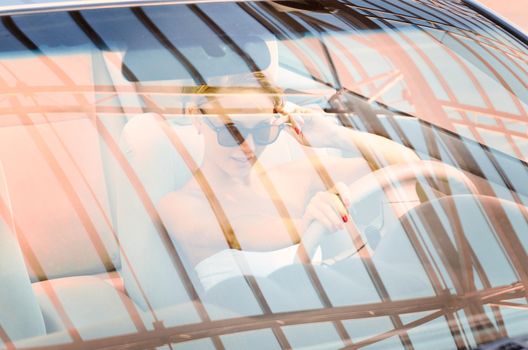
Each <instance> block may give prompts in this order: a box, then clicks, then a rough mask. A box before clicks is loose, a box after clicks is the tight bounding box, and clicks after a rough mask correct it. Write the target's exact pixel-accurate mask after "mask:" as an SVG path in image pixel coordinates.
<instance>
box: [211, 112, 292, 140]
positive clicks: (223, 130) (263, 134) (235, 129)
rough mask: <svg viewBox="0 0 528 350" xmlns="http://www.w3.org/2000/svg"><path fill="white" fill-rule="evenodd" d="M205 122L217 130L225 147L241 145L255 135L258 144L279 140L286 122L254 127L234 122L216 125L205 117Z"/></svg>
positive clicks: (218, 136) (217, 134) (218, 138)
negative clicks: (246, 126)
mask: <svg viewBox="0 0 528 350" xmlns="http://www.w3.org/2000/svg"><path fill="white" fill-rule="evenodd" d="M204 121H205V124H207V126H209V128H211V129H212V130H214V131H215V132H216V139H217V141H218V144H219V145H221V146H224V147H235V146H239V145H241V144H242V143H244V141H245V140H246V139H247V138H248V137H249V135H252V136H253V141H254V142H255V143H256V144H257V145H261V146H263V145H269V144H270V143H273V142H275V141H276V140H277V138H278V137H279V135H280V132H281V131H282V129H284V127H285V125H286V123H282V124H278V125H275V124H269V123H268V122H264V123H260V124H257V125H256V126H254V127H252V128H245V127H242V126H238V125H235V124H234V123H227V124H222V126H216V125H214V124H213V122H212V121H211V120H210V118H204Z"/></svg>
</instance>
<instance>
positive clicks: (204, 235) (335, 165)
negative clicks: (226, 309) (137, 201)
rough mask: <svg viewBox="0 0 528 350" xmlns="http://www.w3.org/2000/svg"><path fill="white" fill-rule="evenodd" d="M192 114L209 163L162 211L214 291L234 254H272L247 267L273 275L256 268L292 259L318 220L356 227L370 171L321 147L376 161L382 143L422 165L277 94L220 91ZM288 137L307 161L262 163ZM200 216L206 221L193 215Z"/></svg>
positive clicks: (330, 226)
mask: <svg viewBox="0 0 528 350" xmlns="http://www.w3.org/2000/svg"><path fill="white" fill-rule="evenodd" d="M248 106H250V107H248ZM240 111H243V113H244V115H241V114H240ZM187 112H188V113H189V115H190V116H192V117H193V122H194V125H195V127H196V129H197V130H198V132H199V133H201V134H202V135H203V139H204V143H205V150H204V158H203V162H202V164H201V165H200V168H199V170H198V171H197V172H195V174H194V175H195V176H194V177H193V178H191V180H190V181H189V182H188V183H187V184H186V185H185V186H184V187H183V188H182V189H181V190H180V191H178V192H174V193H171V194H169V195H167V196H166V197H164V198H163V199H162V201H161V202H160V205H159V210H160V215H161V217H162V219H163V221H164V223H165V225H166V226H167V227H168V229H169V232H170V233H171V234H172V235H174V236H175V239H176V241H177V242H178V244H179V245H180V248H181V249H182V250H183V251H184V253H185V255H186V256H187V258H188V259H189V260H190V262H191V264H193V265H194V266H196V270H197V272H198V275H199V277H200V278H201V280H202V282H203V284H204V285H205V286H206V287H207V286H209V285H212V284H214V283H216V281H217V280H219V278H218V276H219V275H223V277H226V278H227V277H229V276H231V275H234V274H236V273H235V272H239V271H240V266H236V265H239V262H237V261H239V259H238V260H237V259H233V257H232V254H235V255H237V256H239V255H240V253H237V252H240V250H242V251H245V252H248V251H249V253H247V254H245V258H248V259H250V260H254V259H253V256H252V255H251V254H252V253H250V252H253V251H261V252H262V251H263V252H270V254H271V255H269V254H268V257H271V259H268V260H267V261H266V262H264V263H262V264H260V265H259V264H252V263H251V261H250V262H249V269H250V271H246V272H247V273H253V274H259V273H262V274H265V273H266V272H265V271H260V272H259V271H255V270H259V269H261V270H267V268H266V267H262V268H261V267H258V266H257V265H259V266H269V265H270V262H272V261H273V262H276V261H277V259H280V258H278V256H281V257H283V256H284V255H288V254H289V255H291V252H293V251H294V248H290V249H288V248H287V247H292V246H294V245H295V244H297V243H299V240H300V239H301V238H302V234H303V232H305V230H306V228H307V227H308V226H309V225H310V224H311V223H312V222H314V221H318V222H319V223H321V224H322V225H323V226H325V227H326V228H327V230H329V231H336V230H339V229H342V228H343V227H344V225H345V223H347V222H348V220H349V213H348V211H347V207H348V206H349V204H350V203H351V201H352V199H353V194H352V193H350V191H349V189H348V186H347V185H345V184H350V183H352V182H353V181H354V180H356V179H358V178H360V177H361V176H363V175H365V174H367V173H369V172H370V168H369V166H368V164H367V162H366V161H365V160H364V159H363V158H361V157H354V158H332V157H324V158H323V157H317V156H315V154H314V153H313V150H312V148H319V147H333V148H337V149H339V150H341V151H342V152H343V153H344V154H356V155H357V154H359V153H358V149H359V151H360V152H361V153H362V154H364V155H365V156H366V157H367V158H370V157H371V156H372V155H373V154H374V153H376V150H375V149H376V148H378V149H379V148H380V147H381V148H385V151H384V153H386V155H387V154H388V158H387V157H385V160H384V161H386V162H388V163H391V162H393V161H394V160H395V159H401V157H402V154H403V155H404V156H408V157H409V158H410V160H414V159H416V158H415V157H416V156H415V155H414V154H413V153H412V152H411V151H410V150H408V149H406V148H405V147H403V146H400V145H398V144H395V143H393V142H391V141H389V140H387V139H384V138H381V137H378V136H375V135H371V134H366V133H361V132H357V131H354V130H351V129H348V128H345V127H342V126H338V125H337V124H335V123H333V122H332V121H331V119H330V118H328V116H325V115H324V113H322V112H320V113H318V115H314V112H315V111H314V110H308V109H302V108H298V107H294V108H290V109H288V106H286V107H285V108H282V109H280V110H278V109H277V108H276V103H275V99H274V98H272V97H270V96H269V95H262V94H261V95H255V94H253V95H247V94H246V95H241V94H229V93H226V94H221V91H220V94H218V95H217V96H216V97H214V98H212V99H211V98H210V99H209V100H208V101H207V102H206V103H204V104H202V105H200V108H194V107H191V108H189V109H188V110H187ZM277 112H279V113H277ZM281 132H287V133H289V134H290V135H291V136H292V137H293V138H294V139H295V140H296V141H297V142H298V143H299V144H300V145H301V147H302V148H303V149H304V151H305V153H306V156H305V157H303V159H302V160H299V161H293V162H289V163H285V164H280V165H277V166H274V167H267V166H265V165H263V164H262V162H261V161H260V158H261V156H262V154H263V152H264V150H265V149H266V148H267V147H268V146H269V145H270V144H272V143H274V142H275V141H276V139H277V138H278V136H279V135H280V133H281ZM369 145H370V146H373V148H372V149H369ZM269 147H272V146H269ZM400 152H403V153H400ZM382 162H383V160H382ZM197 216H200V217H202V218H203V220H200V221H196V220H191V219H190V218H196V217H197ZM230 248H231V249H230ZM283 248H286V250H284V249H283ZM226 252H229V253H226ZM272 252H273V253H272ZM226 254H228V255H226ZM273 254H275V255H273ZM286 260H288V259H286ZM288 261H291V259H289V260H288ZM271 265H273V264H271ZM255 266H257V267H255ZM269 268H273V266H271V267H269Z"/></svg>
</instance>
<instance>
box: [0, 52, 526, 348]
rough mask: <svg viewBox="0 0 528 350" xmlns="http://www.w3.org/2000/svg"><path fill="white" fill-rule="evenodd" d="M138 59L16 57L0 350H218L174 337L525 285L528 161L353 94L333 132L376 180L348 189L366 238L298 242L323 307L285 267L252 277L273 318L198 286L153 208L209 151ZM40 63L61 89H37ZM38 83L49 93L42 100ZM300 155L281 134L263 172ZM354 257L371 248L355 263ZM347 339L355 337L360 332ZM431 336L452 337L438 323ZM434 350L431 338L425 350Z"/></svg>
mask: <svg viewBox="0 0 528 350" xmlns="http://www.w3.org/2000/svg"><path fill="white" fill-rule="evenodd" d="M267 45H268V47H269V44H267ZM257 46H258V45H257ZM259 49H262V47H257V48H256V49H255V50H259ZM211 50H212V51H211V52H210V54H211V55H214V54H215V53H214V48H211ZM270 50H272V49H270ZM137 54H138V53H137V51H135V50H134V48H131V49H130V50H129V51H127V52H111V51H108V52H100V51H91V52H89V53H88V54H87V53H86V52H80V53H77V52H75V50H72V53H68V54H65V55H57V56H53V55H49V56H45V55H43V56H34V57H31V56H28V57H23V56H21V57H19V58H17V59H16V60H15V59H13V60H12V61H11V62H6V63H5V64H4V65H3V66H2V67H3V69H5V70H6V71H7V72H9V74H3V75H5V76H9V77H10V79H11V81H5V82H4V85H5V86H7V87H12V88H15V91H16V96H15V97H13V96H11V97H9V96H7V97H5V99H4V100H0V105H1V106H3V107H2V108H4V109H3V113H2V117H1V118H0V194H1V196H0V198H1V201H0V213H1V215H0V280H1V281H2V287H1V288H0V310H2V312H1V313H0V326H1V327H0V347H1V348H4V347H5V348H15V347H16V348H24V347H31V346H37V345H38V346H41V347H44V346H49V347H50V348H53V346H55V345H57V344H72V343H73V344H79V343H82V342H87V343H86V344H92V345H93V346H96V345H100V346H102V345H103V343H98V342H97V341H99V340H101V339H103V338H107V339H108V338H112V339H114V340H115V343H110V346H112V345H115V346H117V345H119V344H122V343H120V342H124V341H125V340H123V339H125V336H127V335H130V334H132V333H137V334H140V335H141V334H148V333H149V332H156V331H157V332H159V333H157V334H162V335H163V336H160V338H159V339H158V343H154V344H155V346H162V345H163V344H166V343H167V342H174V343H180V342H181V343H182V344H184V342H188V344H194V346H196V347H197V348H200V346H201V345H200V344H202V343H200V342H207V345H204V346H210V347H214V346H216V345H215V344H216V343H215V342H217V341H218V339H217V338H215V337H216V336H213V335H211V336H210V338H209V335H207V333H203V334H202V336H201V339H198V340H194V339H191V338H189V337H186V335H185V334H184V333H183V331H182V332H178V333H171V327H184V326H188V325H198V326H200V325H202V326H203V324H207V323H208V322H211V321H222V320H229V319H237V320H239V319H240V320H244V318H246V320H247V317H253V316H255V315H257V316H262V315H263V316H269V315H274V314H280V315H283V316H284V317H287V316H288V313H289V312H295V311H306V310H315V309H321V308H329V307H334V308H335V309H336V310H341V309H339V308H340V307H341V308H343V309H342V310H343V312H349V313H351V312H353V311H354V306H356V307H357V306H358V305H363V304H365V305H370V304H376V303H380V302H382V301H398V300H400V301H401V300H408V299H413V298H415V299H417V300H418V299H420V298H425V299H427V298H430V302H431V305H432V306H430V310H435V308H437V307H438V308H441V307H439V306H438V304H434V303H433V299H434V298H435V297H437V296H439V295H443V293H449V292H450V291H451V292H453V293H454V294H456V293H459V294H463V293H465V292H471V291H473V292H475V291H478V290H481V289H485V288H490V289H492V288H499V287H501V286H509V287H512V288H513V291H512V290H508V292H511V293H514V292H516V291H517V289H515V288H517V286H518V283H520V282H519V281H521V282H526V281H528V280H526V279H527V278H528V270H527V269H526V267H525V266H524V265H523V263H522V262H523V260H524V259H526V258H527V256H526V247H528V238H527V237H526V235H523V234H520V233H525V232H527V231H528V209H527V207H526V203H528V187H526V186H523V185H520V184H526V183H527V181H528V171H527V170H528V168H527V164H526V162H525V161H523V160H520V159H517V158H515V157H512V156H511V155H508V154H506V153H504V152H501V151H498V150H496V149H493V148H490V147H487V146H485V145H483V144H481V143H479V142H476V141H472V140H470V139H468V138H465V137H464V136H461V135H458V134H455V133H454V132H451V131H448V130H445V129H443V128H440V127H437V126H435V125H433V124H431V123H429V122H426V121H424V120H420V119H418V118H415V117H413V116H412V115H410V114H407V113H397V112H395V111H394V110H393V109H391V108H389V107H388V106H384V105H383V104H371V103H368V101H366V100H365V98H363V97H362V96H359V95H357V94H352V93H348V92H345V93H342V94H341V95H340V96H342V97H340V98H342V101H343V104H344V105H345V106H346V107H347V108H348V114H347V115H346V116H347V118H349V119H343V115H344V114H343V113H337V112H336V111H334V110H332V109H331V108H327V110H325V111H324V113H325V117H328V118H331V119H332V120H333V121H334V122H335V123H343V121H344V120H345V121H346V120H348V121H349V124H348V125H347V126H348V127H352V128H357V129H359V130H362V131H365V133H364V137H361V138H358V140H356V141H355V142H356V147H357V151H356V153H355V154H354V155H353V156H355V157H360V158H363V159H364V160H365V163H366V164H368V166H369V168H370V169H371V171H372V172H371V174H369V175H367V176H366V177H365V178H362V179H360V180H359V181H357V182H356V183H352V184H350V185H351V188H352V189H353V191H354V193H355V194H356V195H357V198H356V200H355V202H354V206H355V209H354V210H353V211H351V215H352V217H353V219H354V220H355V221H356V222H357V225H356V226H357V227H358V228H360V230H359V231H358V232H359V233H358V235H357V236H355V238H354V237H351V236H350V234H349V233H348V232H346V231H343V232H340V233H339V234H336V235H333V236H332V235H326V237H324V238H321V237H320V236H321V229H320V228H319V229H317V228H316V229H314V230H313V231H314V237H317V238H314V239H313V242H310V237H307V238H306V241H305V242H304V243H305V248H306V250H307V251H308V252H309V254H310V257H311V258H312V259H313V261H314V266H316V267H314V268H313V269H314V271H315V275H316V276H317V277H318V278H319V279H320V283H321V286H322V289H323V291H324V293H323V294H326V299H324V298H321V292H320V290H319V293H318V290H317V288H314V287H313V285H314V284H313V283H314V282H313V274H312V275H311V274H310V273H308V272H307V269H310V268H306V266H305V265H303V264H293V263H292V264H291V266H286V267H281V268H279V269H277V271H275V272H274V273H273V276H272V278H269V279H268V278H265V277H262V276H260V277H258V278H257V277H255V280H256V281H257V284H258V286H259V288H260V292H261V293H262V296H263V299H264V300H265V301H266V302H267V308H266V307H263V305H262V303H261V302H260V300H261V299H259V297H258V296H255V290H254V289H252V283H249V282H248V281H247V278H246V277H245V276H241V277H240V278H232V279H229V280H226V281H225V282H222V283H220V284H218V285H216V286H214V287H213V288H210V289H206V288H204V287H203V286H202V285H201V283H200V281H199V279H198V277H197V276H196V274H195V273H194V271H193V268H192V266H190V265H189V263H188V262H187V260H186V258H185V256H183V255H182V254H181V251H179V250H178V244H177V242H175V241H174V237H172V236H171V235H170V233H169V231H168V229H167V228H166V227H165V226H164V224H163V222H162V221H161V219H160V216H159V213H158V210H157V205H158V203H159V201H160V200H161V198H163V197H164V196H165V195H167V194H168V193H171V192H173V191H177V190H178V189H180V188H181V187H182V186H183V185H184V184H185V183H186V182H187V181H189V179H190V178H191V177H192V176H193V167H195V166H197V165H198V164H200V162H201V159H202V157H203V140H202V137H201V135H200V134H198V133H197V131H196V128H195V127H194V126H193V125H192V120H191V118H190V117H189V116H188V115H186V114H185V103H187V100H186V96H188V95H190V94H189V93H188V92H187V91H185V89H175V88H171V84H173V86H174V85H175V83H174V81H177V80H178V79H181V74H180V73H178V72H176V73H175V76H174V77H171V78H172V81H168V82H165V84H166V87H167V89H166V90H163V89H161V93H159V94H155V93H153V92H152V91H154V90H152V89H151V90H149V88H151V85H149V84H151V83H150V82H145V81H146V79H145V78H144V77H142V76H141V74H142V73H144V74H150V73H149V72H148V71H147V72H142V71H140V68H135V64H140V62H139V61H138V62H139V63H137V62H136V63H134V62H135V60H139V59H140V58H137V57H135V56H134V55H137ZM142 54H145V53H144V52H143V53H142ZM149 54H151V55H153V57H157V56H156V55H162V53H156V52H152V53H149ZM260 56H262V55H259V57H260ZM269 57H270V59H269V61H267V62H261V63H259V64H263V65H264V66H269V67H271V68H269V70H270V71H268V72H266V74H272V75H274V76H276V77H277V79H278V84H279V85H281V84H283V81H281V79H283V80H285V81H286V80H288V79H292V77H294V76H295V72H292V71H288V70H287V69H286V68H284V67H283V66H280V65H279V64H278V63H277V62H274V59H273V55H270V56H269ZM226 59H229V60H230V58H226ZM15 61H16V62H15ZM43 65H44V66H46V67H47V69H46V70H44V71H47V70H49V71H51V72H54V74H53V75H52V74H49V76H46V74H42V73H38V74H37V73H36V72H37V71H38V69H39V68H42V66H43ZM204 65H205V66H207V65H206V63H204ZM217 68H218V67H214V68H210V69H217ZM130 71H133V72H135V73H137V75H134V76H131V75H127V72H130ZM79 72H82V73H79ZM270 72H271V73H270ZM156 73H157V72H154V76H155V74H156ZM179 74H180V75H179ZM211 74H213V73H211ZM233 75H236V74H233ZM73 76H75V79H74V80H73V79H72V77H73ZM57 77H59V78H60V79H63V80H64V81H66V82H67V84H66V87H64V86H62V85H60V84H58V83H57V81H56V79H58V78H57ZM133 77H136V78H138V79H139V81H134V79H133ZM297 79H299V80H301V79H302V77H298V78H297ZM153 80H155V79H153ZM30 81H31V82H32V83H29V82H30ZM154 83H155V82H153V83H152V85H154ZM158 83H159V82H158ZM39 85H42V86H46V87H48V89H49V90H48V91H44V92H42V91H38V89H39ZM99 86H103V87H104V86H113V87H117V88H119V89H120V90H119V91H108V90H105V89H98V87H99ZM156 88H157V89H160V88H159V86H157V87H156ZM335 94H336V91H335V90H332V89H328V91H324V92H323V93H319V94H318V95H317V96H316V97H315V98H314V95H313V94H312V95H310V96H302V93H299V92H291V91H286V92H285V93H284V96H283V97H284V98H285V99H286V100H289V99H290V100H291V101H289V102H291V103H298V104H299V103H300V102H299V101H302V99H301V98H299V95H301V97H304V98H306V99H305V100H307V101H309V103H306V105H308V106H309V105H310V103H312V102H313V101H321V100H323V101H324V102H325V103H326V102H328V99H331V97H332V96H333V95H335ZM343 96H344V97H343ZM42 106H44V107H42ZM116 111H117V112H116ZM350 121H352V123H350ZM345 125H346V124H345ZM316 155H317V156H319V157H325V156H328V155H332V156H338V157H339V156H344V155H343V154H342V152H341V151H340V150H336V149H318V150H317V151H316ZM346 156H347V157H350V156H351V155H350V154H348V155H346ZM304 157H306V150H305V149H304V148H303V147H302V146H300V145H299V144H298V143H297V142H296V141H295V140H294V139H293V138H292V137H291V136H290V135H289V134H287V133H283V134H281V136H280V137H279V139H278V140H277V142H275V143H274V144H272V145H270V146H269V147H267V148H266V150H265V152H264V153H263V154H262V156H261V158H260V159H259V162H261V163H262V164H264V166H265V167H273V166H276V165H279V164H283V163H288V162H292V161H294V160H298V159H303V158H304ZM182 205H185V203H182ZM354 215H355V216H354ZM208 219H210V220H214V219H213V218H208ZM457 230H458V231H457ZM457 232H458V233H457ZM460 232H463V234H460ZM310 234H311V233H310ZM323 235H324V233H323ZM461 237H462V238H461ZM464 237H465V238H464ZM497 237H499V238H497ZM362 244H363V245H367V247H368V249H365V250H361V254H356V253H358V252H359V251H360V250H359V249H361V248H359V249H358V246H361V245H362ZM419 249H423V250H424V251H420V250H419ZM503 249H506V250H508V252H513V253H512V255H510V256H507V255H506V254H505V253H504V252H503ZM350 251H352V252H353V253H350ZM425 251H427V252H425ZM468 252H469V253H468ZM351 254H352V255H354V256H353V257H351ZM426 256H427V257H429V258H430V259H429V260H426V259H425V258H424V257H426ZM490 256H493V259H489V257H490ZM468 259H469V260H468ZM342 261H348V263H346V264H345V263H341V262H342ZM431 266H433V267H431ZM323 270H324V271H326V272H322V271H323ZM310 271H311V270H310ZM431 271H434V272H431ZM374 275H375V276H377V277H376V278H374V277H373V276H374ZM469 276H471V277H469ZM376 281H378V282H376ZM379 281H381V285H380V282H379ZM464 281H466V282H464ZM468 281H469V282H468ZM298 290H303V291H304V292H303V293H298ZM233 291H237V292H236V293H235V292H233ZM446 291H447V292H446ZM505 293H506V292H505ZM488 297H489V298H493V295H491V294H490V295H489V296H488ZM420 300H421V299H420ZM427 300H428V301H429V299H427ZM259 302H260V303H259ZM428 307H429V306H428ZM376 310H377V309H376ZM409 310H410V311H409V313H411V312H416V313H418V312H419V309H418V308H417V307H416V308H414V309H412V308H410V309H409ZM483 310H484V307H483V306H474V310H472V311H471V312H473V313H474V314H479V313H487V314H488V316H486V317H484V316H482V317H481V318H480V319H474V320H472V321H471V322H474V323H473V324H472V326H474V327H476V328H478V327H487V326H489V324H488V323H491V321H490V319H491V318H492V316H489V314H490V313H491V314H493V312H494V309H490V310H491V311H490V310H488V309H486V310H485V312H484V311H483ZM358 312H359V311H358ZM371 316H372V315H371ZM292 317H293V316H292ZM358 317H360V316H358ZM504 317H507V316H504ZM511 317H514V318H515V317H519V316H518V314H515V315H513V316H511ZM523 317H524V318H526V316H523ZM345 318H346V317H345ZM395 319H396V318H395V316H390V315H387V314H383V315H381V314H380V316H379V317H378V318H376V319H375V321H374V323H375V324H376V325H374V326H373V325H371V326H372V327H371V329H370V330H368V332H374V333H372V334H375V332H385V331H388V330H389V329H391V328H390V327H391V324H392V325H394V322H396V321H395ZM409 319H412V317H411V316H409ZM260 320H262V321H263V322H264V321H265V317H263V318H262V319H260ZM329 320H331V319H327V320H326V323H325V325H326V326H328V324H330V325H332V323H331V322H330V321H329ZM240 322H242V321H240ZM336 322H337V321H336ZM376 322H377V323H376ZM409 322H411V321H409ZM343 323H344V322H343ZM374 323H373V324H374ZM263 324H264V326H260V327H261V328H258V327H257V328H256V329H257V330H253V332H249V331H248V332H246V333H244V332H243V331H244V330H251V328H243V327H242V328H240V329H242V330H243V331H236V330H235V331H232V332H233V333H232V334H230V335H229V336H225V337H222V342H223V343H224V345H225V346H226V348H230V346H232V347H233V348H237V347H238V348H243V347H244V346H246V345H248V344H255V343H259V340H260V345H259V346H260V347H261V348H263V349H264V348H266V349H268V348H272V347H267V346H270V344H272V343H273V344H275V343H274V342H277V344H278V343H280V341H279V340H275V338H276V337H277V331H276V329H275V328H277V324H273V325H270V324H269V323H268V324H266V323H263ZM316 325H317V323H316V322H315V321H313V322H312V323H308V325H304V326H305V327H311V328H304V330H307V329H309V330H310V332H311V333H312V336H313V337H314V338H317V337H318V338H319V339H325V337H327V338H329V339H333V338H332V336H333V335H334V334H335V332H336V330H335V329H333V328H332V327H330V328H328V327H326V326H316ZM345 326H346V327H345V328H346V329H356V331H357V332H359V330H361V326H358V325H357V324H353V323H352V322H350V324H346V325H345ZM218 327H221V325H220V326H218ZM247 327H250V326H247ZM347 327H348V328H347ZM364 327H366V325H365V326H364ZM492 328H493V326H492ZM177 329H178V330H180V331H181V330H184V329H186V328H177ZM189 329H190V328H189ZM430 329H431V331H432V332H433V334H436V333H434V332H438V334H444V333H445V332H449V330H450V328H449V327H443V328H442V327H441V326H440V325H438V324H433V325H431V327H430ZM373 330H374V331H373ZM172 331H173V332H174V330H172ZM163 332H166V333H163ZM226 332H227V333H229V330H228V331H226ZM365 332H367V330H365ZM442 332H444V333H442ZM175 334H176V335H175ZM296 334H297V333H295V332H294V328H291V329H290V333H288V337H289V338H291V339H297V338H296V337H301V336H300V335H296ZM329 334H330V335H332V336H330V335H329ZM391 336H392V338H390V337H388V339H395V338H396V339H398V336H399V335H398V334H396V335H391ZM163 337H165V338H163ZM278 338H279V339H280V337H278ZM138 339H139V338H138ZM270 339H273V340H270ZM337 339H338V340H339V337H337ZM449 339H452V337H449ZM338 340H336V341H338ZM89 341H93V343H89ZM139 341H140V340H138V342H139ZM192 341H194V343H193V342H192ZM430 341H431V340H427V341H425V340H424V344H426V345H424V348H426V346H428V345H431V343H428V342H430ZM270 342H271V343H270ZM418 343H419V341H418V342H417V344H418ZM138 344H143V343H140V342H139V343H138ZM204 344H205V343H204ZM138 346H139V345H138ZM182 346H183V345H182ZM279 346H280V344H279V345H277V347H279ZM182 348H183V347H182Z"/></svg>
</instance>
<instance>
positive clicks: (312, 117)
mask: <svg viewBox="0 0 528 350" xmlns="http://www.w3.org/2000/svg"><path fill="white" fill-rule="evenodd" d="M280 113H281V114H282V115H283V119H282V120H283V121H284V122H286V123H288V124H289V125H290V127H291V128H290V130H291V134H292V135H293V136H294V137H295V139H296V140H297V141H298V142H299V143H300V144H302V145H304V146H311V147H332V146H333V145H332V143H331V141H332V140H333V138H332V135H333V134H334V136H335V133H336V131H337V129H338V126H337V125H336V124H334V123H333V122H332V121H331V120H330V118H328V117H325V116H324V111H323V110H322V109H321V108H320V107H319V106H314V107H313V108H308V107H301V106H297V105H295V104H293V103H290V102H287V103H286V104H285V106H284V108H283V109H282V110H281V111H280Z"/></svg>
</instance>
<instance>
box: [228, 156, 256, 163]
mask: <svg viewBox="0 0 528 350" xmlns="http://www.w3.org/2000/svg"><path fill="white" fill-rule="evenodd" d="M231 159H232V160H234V161H235V162H237V163H240V164H245V163H252V162H253V161H254V160H255V157H249V158H248V157H245V156H244V157H231Z"/></svg>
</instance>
